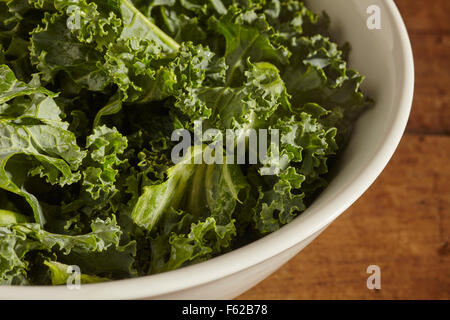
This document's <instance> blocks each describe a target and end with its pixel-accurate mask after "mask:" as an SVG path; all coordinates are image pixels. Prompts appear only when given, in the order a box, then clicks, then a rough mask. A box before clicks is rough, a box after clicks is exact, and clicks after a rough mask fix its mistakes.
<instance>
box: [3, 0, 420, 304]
mask: <svg viewBox="0 0 450 320" xmlns="http://www.w3.org/2000/svg"><path fill="white" fill-rule="evenodd" d="M385 5H386V7H387V9H388V10H387V12H388V13H389V15H390V20H391V23H392V26H393V32H394V33H395V35H394V36H395V39H398V40H399V41H398V43H397V44H396V45H398V50H401V53H400V54H401V56H402V57H403V60H402V64H403V65H402V66H401V67H402V69H401V70H402V71H403V74H402V76H403V79H404V81H403V82H402V83H401V84H400V88H399V92H400V94H399V107H398V111H397V112H396V113H395V114H394V117H393V120H392V123H393V125H392V126H391V127H390V128H389V129H388V130H387V132H386V134H385V136H384V137H383V138H382V142H381V143H380V146H379V148H378V150H377V152H376V153H375V155H374V156H373V157H372V158H371V159H370V160H369V161H368V162H367V164H366V166H365V167H364V168H363V169H362V170H361V171H360V172H359V173H358V178H357V179H355V180H353V181H351V182H350V183H348V184H347V185H345V186H343V187H342V188H343V189H344V190H343V192H342V193H341V194H339V196H336V197H335V198H333V199H332V201H329V202H328V203H326V204H323V205H322V206H321V207H320V208H312V207H313V206H311V207H310V208H308V210H315V211H317V214H311V215H308V217H307V218H303V217H302V215H300V216H299V217H297V218H296V219H294V221H292V222H291V223H289V224H288V225H286V226H283V227H282V228H281V229H280V230H278V231H275V232H273V233H271V234H269V235H267V236H265V237H264V238H262V239H259V240H256V241H254V242H252V243H250V244H248V245H245V246H243V247H241V248H238V249H235V250H233V251H231V252H229V253H226V254H223V255H221V256H218V257H215V258H212V259H210V260H207V261H204V262H201V263H198V264H195V265H192V266H187V267H184V268H181V269H177V270H173V271H168V272H165V273H161V274H155V275H148V276H142V277H138V278H130V279H122V280H114V281H111V282H104V283H95V284H84V285H82V286H81V287H80V289H79V290H68V288H67V287H66V286H30V287H20V286H0V298H1V299H54V298H57V299H135V298H142V297H158V296H162V295H166V294H170V293H173V292H179V291H183V290H186V289H190V288H194V287H198V286H203V285H205V284H207V283H210V282H213V281H215V280H218V279H221V278H225V277H227V276H231V275H233V274H235V273H237V272H241V271H243V270H245V269H248V268H251V267H253V266H255V265H258V264H261V263H263V262H264V261H265V260H268V259H270V258H272V257H274V256H276V255H278V254H280V253H281V252H284V251H286V250H288V249H290V248H292V247H294V246H295V245H296V244H298V243H299V242H301V241H303V240H305V239H306V238H308V237H310V236H312V235H313V234H315V233H318V232H320V231H321V230H322V229H324V228H325V227H326V226H327V225H328V224H330V223H331V222H332V221H333V220H334V219H336V218H337V217H338V216H339V215H340V214H341V213H343V212H344V211H345V210H346V209H347V208H348V207H349V206H350V205H351V204H352V203H354V202H355V201H356V200H357V199H358V198H359V197H360V196H361V195H362V194H363V193H364V192H365V191H366V190H367V189H368V188H369V186H370V185H371V184H372V183H373V182H374V181H375V179H376V178H377V177H378V175H379V174H380V173H381V172H382V171H383V169H384V167H385V166H386V165H387V163H388V162H389V160H390V159H391V157H392V155H393V154H394V152H395V150H396V148H397V146H398V144H399V143H400V140H401V138H402V136H403V133H404V131H405V128H406V124H407V121H408V118H409V114H410V110H411V105H412V100H413V91H414V61H413V54H412V48H411V43H410V40H409V37H408V33H407V30H406V26H405V24H404V22H403V19H402V17H401V15H400V12H399V11H398V8H397V6H396V5H395V3H394V1H393V0H386V1H385ZM319 212H321V213H322V214H320V215H319ZM211 270H213V271H211ZM199 279H200V281H199ZM118 289H119V290H118Z"/></svg>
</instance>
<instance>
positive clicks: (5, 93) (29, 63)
mask: <svg viewBox="0 0 450 320" xmlns="http://www.w3.org/2000/svg"><path fill="white" fill-rule="evenodd" d="M328 25H329V18H328V16H327V15H326V14H325V13H322V14H316V13H313V12H312V11H310V10H309V9H308V8H307V6H305V5H304V4H303V3H302V2H301V1H297V0H289V1H279V0H272V1H266V0H252V1H243V0H242V1H241V0H157V1H144V0H77V1H73V0H8V1H6V0H0V284H7V285H10V284H12V285H27V284H53V285H64V284H66V283H68V282H70V281H71V279H72V275H71V272H72V271H73V268H72V267H73V266H76V267H78V268H79V270H80V271H81V274H80V275H79V277H80V281H81V283H95V282H102V281H111V280H115V279H122V278H128V277H136V276H142V275H147V274H153V273H158V272H164V271H168V270H173V269H176V268H179V267H183V266H186V265H189V264H194V263H198V262H201V261H204V260H207V259H210V258H212V257H215V256H217V255H220V254H223V253H225V252H228V251H230V250H233V249H234V248H237V247H239V246H242V245H245V244H247V243H249V242H251V241H254V240H256V239H258V238H261V237H263V236H264V235H266V234H268V233H270V232H274V231H276V230H278V229H279V228H281V227H282V226H283V225H285V224H287V223H289V222H290V221H292V220H293V219H294V218H295V217H297V216H298V215H299V214H301V213H302V212H303V211H304V210H305V209H306V208H307V207H308V205H309V204H310V203H311V202H312V201H314V199H315V197H316V196H317V194H318V193H319V192H320V191H321V190H323V188H325V187H326V186H327V183H328V181H329V179H330V177H329V175H328V171H329V167H330V166H331V165H332V162H333V160H334V159H335V157H336V155H337V154H338V152H339V150H342V149H343V148H344V147H345V144H346V143H347V141H348V139H349V137H350V134H351V130H352V127H353V124H354V122H355V121H356V119H357V118H358V116H359V115H360V114H361V113H362V112H363V111H364V110H365V109H367V108H368V107H370V106H371V104H372V101H371V100H370V99H369V98H367V97H366V96H365V95H364V94H363V93H362V92H361V90H360V84H361V82H362V81H363V76H362V75H360V74H359V73H358V72H357V71H356V70H353V69H350V68H348V67H347V61H346V53H347V50H348V46H347V45H344V46H343V47H339V46H338V45H337V44H336V43H334V42H333V41H332V40H331V38H330V35H329V34H328ZM200 128H201V129H203V131H204V133H205V135H204V136H200V135H199V131H201V130H200ZM260 129H264V130H267V131H265V137H266V138H267V140H266V143H265V144H264V143H263V142H264V141H263V140H264V135H262V136H261V135H260V136H257V137H256V138H257V142H256V144H255V141H253V140H252V139H253V138H254V137H253V138H252V132H256V131H252V130H260ZM176 130H187V131H184V132H188V134H189V136H190V137H191V138H192V137H193V139H191V140H190V141H188V142H187V147H188V148H187V149H186V150H184V152H183V154H182V155H181V156H180V157H179V159H181V160H180V161H174V160H173V152H174V150H176V149H177V147H178V145H177V141H176V138H177V137H180V136H177V135H176V134H175V133H176V132H179V131H176ZM206 130H208V132H209V133H208V134H206V132H207V131H206ZM229 131H232V133H233V134H232V135H231V136H229V135H228V133H229ZM202 133H203V132H200V134H202ZM277 139H278V140H277ZM276 141H278V145H277V143H275V142H276ZM183 142H184V141H183ZM221 143H223V145H221ZM241 148H243V150H244V154H243V157H242V154H241V155H239V154H238V153H239V150H241V151H242V149H241ZM261 150H262V153H258V152H261ZM256 155H259V157H257V156H256ZM239 157H240V158H239ZM198 159H200V162H199V161H198ZM213 159H221V160H222V162H220V161H219V162H214V161H212V160H213ZM71 270H72V271H71Z"/></svg>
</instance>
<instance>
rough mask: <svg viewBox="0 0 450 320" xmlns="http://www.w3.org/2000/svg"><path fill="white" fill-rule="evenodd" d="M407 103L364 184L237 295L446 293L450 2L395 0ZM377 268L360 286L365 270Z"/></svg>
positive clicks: (449, 294) (449, 276) (449, 293)
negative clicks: (406, 59) (402, 129)
mask: <svg viewBox="0 0 450 320" xmlns="http://www.w3.org/2000/svg"><path fill="white" fill-rule="evenodd" d="M396 3H397V6H398V7H399V9H400V12H401V14H402V16H403V18H404V20H405V23H406V26H407V28H408V31H409V35H410V38H411V42H412V46H413V53H414V60H415V72H416V85H415V94H414V103H413V108H412V113H411V117H410V119H409V123H408V126H407V129H406V133H405V135H404V137H403V139H402V141H401V143H400V146H399V147H398V149H397V151H396V153H395V155H394V157H393V158H392V160H391V161H390V163H389V164H388V166H387V167H386V169H385V170H384V171H383V173H382V174H381V176H380V177H379V178H378V179H377V180H376V182H375V183H374V184H373V185H372V186H371V187H370V189H369V190H368V191H367V192H366V193H365V194H364V195H363V196H362V197H361V198H360V199H359V200H358V201H357V202H356V203H355V204H354V205H353V206H352V207H351V208H349V209H348V210H347V211H346V212H345V213H344V214H342V215H341V216H340V217H339V218H338V219H337V220H336V221H335V222H334V223H332V224H331V226H330V227H329V228H327V229H326V230H325V231H324V232H323V233H322V235H320V236H319V237H318V238H317V239H316V240H314V241H313V242H312V243H311V244H310V245H309V246H308V247H306V248H305V249H304V250H303V251H302V252H301V253H300V254H298V255H297V256H296V257H295V258H293V259H292V260H291V261H289V262H288V263H287V264H286V265H284V266H283V267H282V268H281V269H279V270H278V271H277V272H275V273H274V274H273V275H271V276H270V277H269V278H267V279H266V280H264V281H263V282H261V283H260V284H258V285H257V286H256V287H254V288H252V289H250V290H249V291H247V292H246V293H244V294H243V295H241V296H240V297H238V299H450V245H449V238H450V237H449V236H450V109H449V96H450V90H449V88H450V18H449V15H450V0H396ZM372 264H375V265H379V266H380V268H381V289H380V290H377V291H372V290H368V289H367V287H366V280H367V277H368V274H366V268H367V267H368V266H369V265H372Z"/></svg>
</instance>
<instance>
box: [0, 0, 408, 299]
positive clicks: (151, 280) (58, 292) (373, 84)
mask: <svg viewBox="0 0 450 320" xmlns="http://www.w3.org/2000/svg"><path fill="white" fill-rule="evenodd" d="M370 5H377V6H379V8H380V10H381V11H380V13H381V16H380V17H381V27H382V29H381V30H369V29H368V28H367V26H366V20H367V18H368V16H369V14H368V13H367V8H368V7H369V6H370ZM309 6H310V7H311V8H312V9H314V10H316V11H322V10H326V12H327V13H328V14H329V15H330V16H331V21H332V34H333V36H334V38H335V39H336V40H338V41H339V40H341V41H349V42H350V43H351V45H352V54H351V56H350V62H351V66H352V67H354V68H356V69H357V70H358V71H360V72H361V73H362V74H364V75H366V81H365V83H364V86H363V89H364V91H365V92H366V93H367V94H368V95H370V96H371V97H373V98H374V99H375V100H376V105H375V107H374V108H373V109H372V110H370V111H369V112H367V113H365V114H364V115H363V116H362V117H361V118H360V119H359V121H358V123H357V126H356V129H355V131H354V134H353V136H352V139H351V142H350V144H349V146H348V147H347V149H346V150H345V152H344V154H342V157H341V161H340V163H339V164H338V167H337V170H336V171H337V175H336V177H335V178H334V179H333V181H332V182H331V184H330V185H329V186H328V188H327V189H326V190H325V191H324V192H323V193H322V194H321V195H320V197H319V198H318V199H317V200H316V201H315V202H314V203H313V204H312V205H311V207H309V208H308V209H307V210H306V211H305V212H304V213H303V214H301V215H300V216H299V217H298V218H296V219H295V220H294V221H293V222H291V223H290V224H289V225H287V226H284V227H283V228H281V229H280V230H279V231H277V232H275V233H272V234H270V235H268V236H267V237H265V238H263V239H261V240H258V241H256V242H254V243H251V244H249V245H247V246H245V247H243V248H240V249H237V250H234V251H232V252H230V253H227V254H224V255H222V256H220V257H217V258H214V259H211V260H209V261H206V262H202V263H200V264H197V265H194V266H190V267H185V268H182V269H179V270H175V271H171V272H167V273H163V274H158V275H152V276H146V277H141V278H136V279H128V280H120V281H113V282H108V283H101V284H88V285H82V286H81V288H80V289H79V290H69V289H67V288H66V287H65V286H59V287H40V286H35V287H11V286H3V287H2V286H0V299H72V298H74V299H135V298H158V299H222V298H233V297H236V296H237V295H239V294H241V293H243V292H244V291H246V290H247V289H249V288H250V287H252V286H254V285H255V284H257V283H258V282H259V281H261V280H263V279H264V278H266V277H267V276H268V275H269V274H271V273H272V272H274V271H275V270H277V269H278V268H279V267H280V266H281V265H283V264H284V263H285V262H286V261H288V260H289V259H290V258H292V257H293V256H294V255H295V254H297V253H298V252H299V251H300V250H302V249H303V248H304V247H305V246H306V245H308V244H309V243H310V242H311V241H312V240H313V239H314V238H315V237H317V236H318V235H319V234H320V233H321V232H322V231H323V230H324V229H325V228H326V227H327V226H328V225H329V224H330V223H331V222H332V221H333V220H334V219H336V218H337V217H338V216H339V215H340V214H341V213H342V212H343V211H344V210H345V209H347V208H348V207H349V206H350V205H351V204H352V203H353V202H354V201H356V199H358V198H359V197H360V196H361V194H362V193H363V192H364V191H365V190H366V189H367V188H368V187H369V186H370V185H371V184H372V183H373V181H374V180H375V178H376V177H377V176H378V175H379V174H380V173H381V171H382V170H383V168H384V167H385V166H386V164H387V163H388V161H389V159H390V158H391V156H392V154H393V153H394V151H395V149H396V147H397V145H398V143H399V142H400V139H401V137H402V134H403V131H404V129H405V126H406V122H407V120H408V116H409V112H410V108H411V103H412V97H413V87H414V66H413V58H412V52H411V46H410V42H409V39H408V34H407V32H406V28H405V26H404V24H403V21H402V18H401V16H400V14H399V12H398V10H397V8H396V6H395V4H394V2H393V1H392V0H314V1H310V3H309ZM342 249H343V250H344V248H342Z"/></svg>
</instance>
